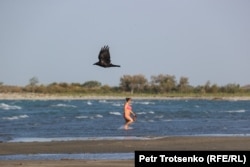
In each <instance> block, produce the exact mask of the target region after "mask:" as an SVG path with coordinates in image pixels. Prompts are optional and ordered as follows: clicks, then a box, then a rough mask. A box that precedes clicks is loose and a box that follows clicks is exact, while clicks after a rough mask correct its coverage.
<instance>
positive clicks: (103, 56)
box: [98, 45, 111, 65]
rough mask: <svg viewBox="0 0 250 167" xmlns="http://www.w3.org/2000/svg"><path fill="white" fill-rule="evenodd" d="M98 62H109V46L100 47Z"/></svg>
mask: <svg viewBox="0 0 250 167" xmlns="http://www.w3.org/2000/svg"><path fill="white" fill-rule="evenodd" d="M98 58H99V62H102V63H103V64H107V65H108V64H110V62H111V60H110V53H109V47H108V45H106V46H104V47H102V48H101V50H100V53H99V56H98Z"/></svg>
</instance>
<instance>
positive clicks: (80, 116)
mask: <svg viewBox="0 0 250 167" xmlns="http://www.w3.org/2000/svg"><path fill="white" fill-rule="evenodd" d="M75 118H77V119H86V118H88V116H84V115H79V116H76V117H75Z"/></svg>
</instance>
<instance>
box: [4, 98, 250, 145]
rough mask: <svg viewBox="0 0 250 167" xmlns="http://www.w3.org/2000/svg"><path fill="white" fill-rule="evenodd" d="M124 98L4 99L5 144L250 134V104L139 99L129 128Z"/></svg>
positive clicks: (134, 102) (243, 102)
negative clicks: (124, 116) (135, 115)
mask: <svg viewBox="0 0 250 167" xmlns="http://www.w3.org/2000/svg"><path fill="white" fill-rule="evenodd" d="M123 103H124V101H122V100H48V101H41V100H36V101H32V100H0V141H2V142H18V141H23V142H29V141H51V140H58V141H59V140H89V139H91V140H98V139H126V138H138V139H144V138H147V137H161V136H179V135H208V136H214V135H220V136H221V135H222V136H227V135H236V136H238V135H239V136H245V135H246V136H249V135H250V101H223V100H218V101H215V100H134V101H133V104H132V106H133V110H134V112H135V113H136V114H137V121H136V122H135V123H134V124H132V126H131V127H132V128H131V129H130V130H127V131H126V130H124V129H123V128H122V127H123V124H124V120H123V116H122V113H123Z"/></svg>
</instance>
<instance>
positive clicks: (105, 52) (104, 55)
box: [93, 45, 120, 68]
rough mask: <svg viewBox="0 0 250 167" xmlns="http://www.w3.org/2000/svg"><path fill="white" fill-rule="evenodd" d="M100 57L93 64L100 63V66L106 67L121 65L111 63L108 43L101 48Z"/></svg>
mask: <svg viewBox="0 0 250 167" xmlns="http://www.w3.org/2000/svg"><path fill="white" fill-rule="evenodd" d="M98 59H99V61H98V62H96V63H94V64H93V65H98V66H101V67H104V68H107V67H120V65H114V64H112V63H111V60H110V53H109V47H108V45H106V46H104V47H102V48H101V50H100V53H99V56H98Z"/></svg>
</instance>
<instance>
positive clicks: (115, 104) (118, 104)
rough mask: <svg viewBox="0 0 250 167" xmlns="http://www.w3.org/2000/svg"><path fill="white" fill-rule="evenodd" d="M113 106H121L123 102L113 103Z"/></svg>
mask: <svg viewBox="0 0 250 167" xmlns="http://www.w3.org/2000/svg"><path fill="white" fill-rule="evenodd" d="M112 106H115V107H120V106H122V104H120V103H113V104H112Z"/></svg>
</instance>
